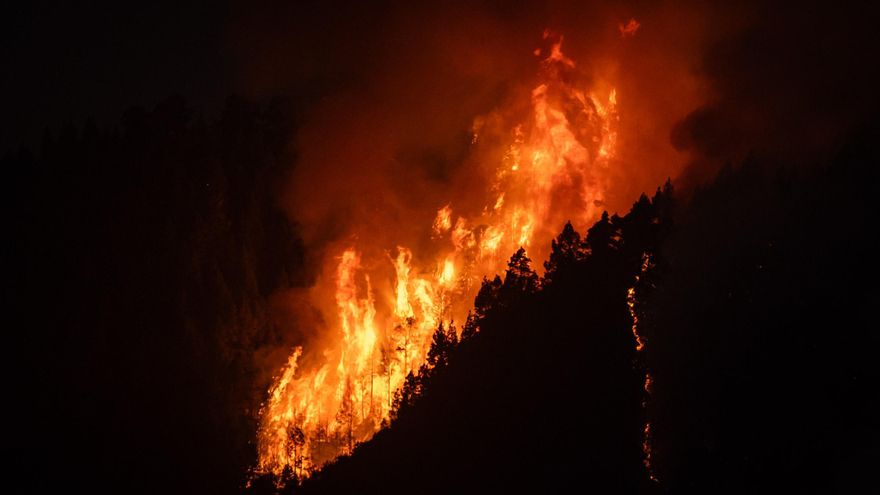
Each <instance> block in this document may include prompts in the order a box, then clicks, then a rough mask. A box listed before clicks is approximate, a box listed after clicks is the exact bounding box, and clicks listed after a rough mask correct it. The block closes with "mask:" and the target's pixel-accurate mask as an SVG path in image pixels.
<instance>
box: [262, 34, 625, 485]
mask: <svg viewBox="0 0 880 495" xmlns="http://www.w3.org/2000/svg"><path fill="white" fill-rule="evenodd" d="M544 37H545V39H547V40H549V42H550V43H551V48H550V49H549V51H547V52H546V53H549V55H548V56H547V57H546V58H545V59H544V60H542V61H541V67H540V71H539V74H538V81H537V82H536V84H535V85H534V87H533V89H532V90H531V93H530V95H529V98H530V100H529V101H528V103H529V107H530V109H529V111H528V112H527V113H521V114H519V117H518V118H516V119H515V121H511V118H510V115H513V114H515V113H514V112H507V111H506V109H499V110H498V111H497V112H493V113H492V114H490V115H486V116H481V117H479V118H477V119H475V122H474V128H473V140H472V143H471V151H472V156H473V157H475V158H474V159H473V161H474V162H475V166H476V167H479V171H480V172H481V173H485V177H488V178H489V179H488V181H487V182H488V184H487V190H486V191H485V193H486V194H485V200H484V201H483V207H482V208H481V209H479V210H466V211H456V210H455V209H454V208H453V207H452V205H451V204H446V205H444V206H440V207H439V208H438V211H437V213H436V216H435V217H434V220H433V222H432V224H431V225H427V226H425V227H426V228H425V231H424V234H425V239H426V240H427V239H430V242H428V244H430V245H431V248H430V249H423V251H424V252H425V253H426V254H424V255H421V254H419V253H417V254H416V255H414V254H413V251H411V250H410V249H409V248H407V247H399V246H398V247H396V251H395V252H394V253H388V255H387V257H385V258H384V259H383V260H376V262H371V263H369V264H362V263H361V261H362V258H361V256H362V255H361V253H359V252H358V250H357V249H356V248H353V247H352V248H348V249H346V250H345V251H344V252H343V253H342V254H341V256H340V257H338V258H337V259H336V271H335V281H334V283H335V299H336V312H337V314H336V318H335V320H331V322H332V324H334V325H335V328H336V332H337V333H336V336H335V338H333V339H332V340H331V341H330V342H329V343H328V344H327V347H326V349H324V350H323V354H311V355H308V357H309V360H308V362H309V363H319V364H317V365H312V366H309V367H308V368H305V367H303V366H301V358H302V357H303V356H304V351H303V349H301V348H297V349H296V350H295V351H294V353H293V354H292V355H291V357H290V359H289V360H288V363H287V365H286V367H285V368H284V369H283V370H282V372H281V374H280V376H279V377H278V378H277V379H276V382H275V384H274V385H273V387H272V388H271V390H270V394H269V399H268V402H267V403H266V404H265V405H264V407H263V409H262V417H261V424H260V430H259V434H258V442H259V445H258V447H259V465H258V466H257V469H258V470H259V471H261V472H273V473H276V474H280V473H281V471H282V470H283V469H284V468H285V467H289V468H290V469H292V471H293V473H294V474H296V475H297V476H308V475H309V474H310V473H311V472H313V471H314V470H315V469H317V468H320V467H321V466H322V465H323V464H324V463H326V462H327V461H329V460H332V459H333V458H335V457H336V456H339V455H341V454H346V453H349V452H351V450H352V448H353V447H354V445H356V443H358V442H363V441H366V440H368V439H369V438H370V437H371V436H372V435H373V434H374V433H375V432H376V431H377V430H378V428H379V427H380V425H381V424H382V423H383V421H386V420H388V419H389V415H390V412H391V407H392V403H393V396H394V393H395V391H396V390H398V389H399V388H400V387H401V386H402V384H403V382H404V380H405V377H406V375H407V373H409V372H410V371H414V370H416V369H418V367H419V366H420V365H421V364H422V363H424V361H425V357H426V353H427V350H428V348H429V346H430V341H431V336H432V334H433V332H434V330H435V329H436V328H437V326H438V325H439V324H440V323H444V324H448V323H450V322H451V320H452V319H453V318H455V319H458V320H459V321H464V316H465V315H466V314H467V311H468V309H470V306H471V303H472V301H473V298H474V296H475V292H476V290H477V289H478V288H479V284H480V280H482V278H483V276H484V275H490V274H494V273H499V272H501V271H503V269H504V268H505V267H506V261H507V257H508V256H509V255H510V254H511V253H513V252H514V251H516V250H517V249H518V248H519V247H521V246H522V247H525V248H527V249H528V250H529V253H530V256H531V257H532V258H533V259H544V258H546V256H547V254H548V251H549V245H550V240H551V239H552V238H553V237H555V235H556V234H557V232H558V230H559V229H560V228H561V226H562V225H564V224H565V222H566V221H567V220H572V221H574V222H575V223H577V224H582V225H589V224H590V223H592V222H593V221H595V220H596V219H597V218H598V217H599V215H600V214H601V211H602V206H603V205H604V202H605V194H606V191H607V189H608V184H609V182H610V180H611V165H612V164H613V159H614V157H615V154H616V150H615V146H616V143H617V134H616V132H617V131H616V126H617V122H618V117H617V94H616V92H615V91H614V89H613V88H610V87H604V88H598V87H597V88H593V87H583V86H582V85H579V84H578V80H579V79H580V78H579V77H578V75H579V74H578V72H577V66H576V64H575V62H574V61H573V60H571V59H570V58H568V57H567V56H566V55H565V54H564V53H563V52H562V38H561V37H556V36H555V35H553V34H552V33H550V32H549V31H548V32H546V33H545V35H544ZM591 80H592V79H591ZM597 93H601V94H604V95H605V96H604V97H600V96H598V95H597ZM483 136H488V137H490V138H491V139H486V140H485V141H486V142H494V143H498V142H502V143H506V144H505V145H504V149H503V150H500V151H498V150H497V148H492V147H491V146H492V145H490V144H483V143H484V139H483ZM495 146H496V147H497V144H496V145H495ZM475 212H476V213H475ZM384 249H386V250H388V249H391V247H385V248H384ZM427 253H430V254H427ZM416 260H418V262H416ZM371 275H372V279H373V280H376V281H384V280H388V281H390V282H391V283H390V284H388V285H390V286H391V290H387V291H385V290H378V291H377V289H374V285H373V284H372V283H371ZM375 287H385V284H379V283H377V284H376V285H375ZM385 292H387V293H385ZM630 307H631V308H632V305H631V306H630ZM633 332H634V333H636V327H635V320H634V323H633ZM639 345H640V346H641V343H640V344H639ZM313 352H314V351H313Z"/></svg>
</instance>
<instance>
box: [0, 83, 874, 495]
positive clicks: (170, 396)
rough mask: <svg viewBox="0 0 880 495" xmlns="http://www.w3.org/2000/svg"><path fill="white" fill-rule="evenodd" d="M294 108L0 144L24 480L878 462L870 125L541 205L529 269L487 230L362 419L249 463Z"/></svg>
mask: <svg viewBox="0 0 880 495" xmlns="http://www.w3.org/2000/svg"><path fill="white" fill-rule="evenodd" d="M297 120H298V114H297V107H296V105H295V104H292V103H290V102H286V101H283V100H273V101H271V102H268V103H254V102H251V101H248V100H245V99H243V98H230V99H229V100H228V101H227V103H226V105H225V107H224V109H223V111H222V112H221V113H220V114H219V116H217V117H216V118H209V117H205V116H203V115H200V114H198V113H196V112H194V111H193V110H192V109H190V108H189V107H188V106H187V104H186V102H185V101H184V100H183V99H182V98H179V97H175V98H169V99H167V100H165V101H163V102H161V103H160V104H159V105H157V106H156V107H155V108H152V109H149V110H148V109H143V108H133V109H130V110H129V111H127V112H126V113H125V115H124V117H123V118H122V120H121V122H120V123H119V125H117V126H115V127H110V128H98V126H96V125H94V124H86V125H84V126H82V128H75V127H73V126H68V127H66V128H64V129H62V130H61V131H60V132H55V133H52V132H47V133H46V134H45V136H44V138H43V140H42V144H41V145H40V146H39V148H38V149H36V150H28V149H24V148H22V149H20V150H18V151H14V152H10V153H7V154H6V155H5V156H4V157H3V158H2V166H3V170H4V171H7V173H8V174H9V175H8V177H9V179H10V180H8V181H7V185H8V187H7V192H6V194H4V195H3V201H4V212H6V225H7V228H6V230H7V235H8V236H9V238H10V239H15V242H9V243H4V258H5V259H6V260H8V261H9V264H10V270H9V271H8V272H7V273H9V276H10V281H9V282H8V283H7V284H6V285H5V289H4V290H5V296H6V297H5V299H6V301H7V304H8V305H9V307H10V308H11V311H12V316H13V318H12V322H13V323H12V325H10V326H8V327H7V332H6V336H7V341H6V346H5V349H6V350H7V359H4V360H3V363H4V364H3V366H4V370H3V375H4V377H6V384H7V387H8V388H10V389H12V391H13V395H12V396H13V397H14V398H15V400H13V401H12V402H11V403H9V405H8V413H9V416H8V417H9V418H10V419H9V420H8V423H7V424H8V425H9V431H8V433H7V438H8V440H7V441H6V442H4V446H3V450H4V453H5V454H7V455H5V456H4V457H5V458H6V459H7V461H6V464H7V465H6V466H5V469H6V470H8V471H9V473H10V474H9V475H8V476H11V477H14V478H15V479H17V480H19V483H21V484H22V486H24V487H25V492H46V491H54V490H61V489H64V490H74V489H80V488H83V489H86V488H87V489H88V490H89V491H97V492H116V493H119V492H124V493H156V492H195V493H204V492H212V493H233V492H239V491H242V490H244V491H247V492H250V493H273V492H278V491H280V492H283V493H351V492H361V493H450V492H453V493H462V492H464V493H469V492H474V493H475V492H485V491H488V490H493V491H500V492H505V491H510V492H521V491H531V492H551V491H568V490H571V489H573V487H574V488H576V489H579V490H583V491H596V492H600V493H603V492H604V493H607V492H615V493H707V492H709V493H741V492H743V491H748V492H755V491H771V490H772V491H786V492H789V491H790V492H799V493H834V492H841V493H846V492H852V491H855V490H856V488H857V487H866V486H867V487H870V486H873V485H875V484H876V482H875V480H874V476H873V469H872V468H873V467H874V466H875V465H876V462H875V461H876V460H877V457H878V456H877V454H876V441H877V440H878V427H877V425H876V421H875V419H876V417H877V416H878V413H880V411H878V409H877V406H876V404H875V402H876V401H875V400H873V399H874V396H875V395H876V394H875V392H874V391H875V389H876V383H877V380H878V378H880V377H878V371H877V368H876V358H875V356H874V355H875V353H874V350H875V349H876V348H877V344H878V334H877V332H876V323H874V324H872V323H871V321H874V314H873V311H874V310H876V308H878V307H880V304H878V303H880V292H878V287H877V283H876V280H877V279H878V273H877V271H878V268H877V263H876V262H875V259H874V258H875V257H876V253H877V251H878V249H877V247H878V246H877V236H876V234H875V232H876V230H877V227H878V225H877V219H878V215H877V214H878V211H877V202H876V198H877V197H878V193H880V191H878V187H880V180H878V167H877V165H878V152H877V147H876V146H877V145H876V143H877V142H878V139H877V138H878V133H877V130H878V129H877V127H876V125H865V126H862V127H861V128H860V129H859V130H858V131H857V132H854V133H852V135H851V138H850V139H848V140H847V141H846V142H845V144H844V145H842V146H840V147H839V149H837V150H836V152H835V153H834V155H833V157H832V158H830V159H828V160H824V159H823V160H818V161H816V162H815V163H811V164H809V165H808V166H804V165H802V164H790V163H785V162H779V161H777V160H776V159H774V158H773V157H769V156H762V155H761V154H758V153H756V154H752V155H751V156H749V157H748V158H747V159H746V160H744V161H743V162H742V163H732V164H729V165H728V166H726V167H725V168H723V169H722V170H721V171H720V172H719V173H718V174H717V176H716V177H715V178H714V179H712V180H710V181H707V182H706V183H704V184H703V185H701V186H698V187H695V188H692V189H688V190H679V189H678V188H675V187H673V184H672V183H670V182H668V183H666V184H664V185H660V187H658V189H657V190H656V191H655V192H653V193H652V194H651V195H650V196H647V195H643V196H642V197H641V198H639V199H638V201H636V202H635V203H634V204H633V206H632V209H631V210H630V211H629V212H628V213H626V214H625V215H623V216H619V215H614V214H611V215H609V214H605V215H603V217H602V218H601V220H600V221H598V222H597V223H596V224H595V225H593V226H592V227H591V228H589V229H588V230H587V231H586V232H584V233H578V232H577V231H575V229H574V228H572V226H571V224H567V225H565V226H559V228H560V234H559V236H558V237H557V239H556V240H555V241H554V242H553V245H552V255H551V257H550V259H549V260H548V261H547V262H546V264H545V265H544V268H545V270H544V273H543V275H542V276H539V275H538V273H537V270H536V267H535V266H534V264H533V262H532V260H530V259H529V258H528V256H527V253H525V252H523V251H519V252H517V253H513V255H512V257H511V258H510V261H509V264H508V269H507V270H506V272H505V273H503V274H499V276H498V277H493V278H487V279H485V280H484V282H483V285H482V288H481V289H480V291H479V294H478V296H477V298H476V300H475V301H474V307H473V311H472V313H471V314H470V316H469V318H468V319H467V320H466V321H461V322H455V326H454V327H450V328H443V327H440V328H438V329H437V332H436V333H435V335H434V341H433V344H432V347H431V351H430V353H429V355H428V362H427V364H426V365H425V366H423V367H422V368H421V369H420V370H419V371H418V372H417V373H414V374H412V375H411V376H410V377H408V379H407V383H406V386H405V387H404V388H403V389H402V390H401V391H400V393H399V394H398V396H397V398H396V400H395V406H394V414H393V417H392V420H391V421H390V422H389V424H388V425H387V427H386V428H384V429H383V430H381V431H380V432H379V433H378V434H376V436H375V437H374V438H373V439H372V440H371V441H369V442H365V443H362V444H360V445H357V446H355V448H354V452H353V454H352V455H351V456H345V457H342V458H340V459H338V460H337V461H336V462H334V463H332V464H330V465H328V466H327V467H325V468H324V469H323V470H321V471H319V472H318V473H316V474H315V475H314V476H312V477H310V478H308V479H306V480H300V479H298V477H297V475H296V473H291V472H287V473H286V474H285V476H284V477H283V479H277V478H275V477H272V476H270V475H262V476H258V475H254V474H253V473H252V472H251V468H252V467H253V465H254V462H255V456H256V453H255V450H254V449H255V447H254V445H253V435H254V431H255V429H256V424H255V422H256V414H257V409H258V408H259V405H260V403H261V402H262V401H263V400H264V394H265V391H266V390H267V387H268V384H269V381H270V380H271V374H268V373H267V372H266V370H265V366H264V362H263V361H262V360H261V356H263V355H264V353H265V352H267V350H268V349H275V348H279V347H285V348H290V347H291V346H293V345H296V344H297V343H298V342H297V341H296V338H297V337H295V335H296V334H295V333H291V332H289V331H285V329H284V328H283V324H282V323H280V322H279V321H278V319H277V318H273V312H272V294H273V293H274V292H275V291H277V290H279V289H281V288H291V287H293V288H296V287H307V286H308V285H309V284H310V283H311V282H312V280H313V279H314V276H315V274H314V273H312V269H311V268H310V266H311V265H310V264H309V262H308V261H309V260H308V253H307V251H306V250H305V249H304V247H303V245H302V241H301V239H300V236H299V234H298V226H297V225H296V224H295V223H292V222H291V221H290V220H288V219H287V217H285V215H284V214H283V213H282V211H281V210H280V208H279V206H278V204H277V203H276V202H275V198H276V197H277V191H276V190H275V189H274V188H275V187H277V183H278V182H279V179H280V178H283V177H285V174H288V173H290V170H289V164H290V163H295V158H296V150H295V149H294V148H293V147H291V146H290V144H289V143H288V140H287V137H288V136H289V135H290V133H291V132H293V131H294V130H295V129H296V126H297ZM121 163H124V164H125V166H124V167H122V166H120V164H121ZM453 330H454V331H453ZM23 373H24V374H27V375H28V376H27V380H21V379H19V378H20V375H22V374H23ZM646 425H650V426H649V428H647V431H646ZM862 489H864V488H862Z"/></svg>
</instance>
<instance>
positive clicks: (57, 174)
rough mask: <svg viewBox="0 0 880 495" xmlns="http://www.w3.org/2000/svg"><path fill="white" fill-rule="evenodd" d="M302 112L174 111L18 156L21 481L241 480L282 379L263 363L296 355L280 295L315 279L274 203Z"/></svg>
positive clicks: (12, 255) (15, 355)
mask: <svg viewBox="0 0 880 495" xmlns="http://www.w3.org/2000/svg"><path fill="white" fill-rule="evenodd" d="M292 109H293V105H290V104H289V103H286V102H284V101H281V100H276V101H272V102H268V103H264V104H256V103H253V102H248V101H245V100H243V99H240V98H230V99H229V100H228V101H227V103H226V105H225V108H224V109H223V111H222V112H221V113H220V115H219V116H217V117H216V118H207V117H204V116H202V115H199V114H197V113H195V112H194V111H193V110H192V109H191V108H189V107H188V106H187V105H186V103H185V101H183V99H182V98H169V99H167V100H165V101H163V102H161V103H160V104H158V105H157V106H156V107H155V108H154V109H151V110H147V109H143V108H132V109H130V110H128V111H127V112H126V113H125V115H124V116H123V118H122V121H121V123H120V125H119V126H117V127H116V128H110V129H99V128H98V127H97V126H95V125H93V124H87V125H85V126H84V128H82V129H77V128H74V127H73V126H72V125H71V126H66V127H65V128H63V129H62V130H61V131H60V132H57V131H56V132H53V133H50V132H47V133H46V135H45V137H44V138H43V142H42V145H41V147H40V149H39V150H37V151H36V152H31V151H29V150H20V151H16V152H14V153H9V154H7V155H6V156H4V157H3V159H2V166H3V170H6V171H7V173H10V174H11V178H12V180H10V181H9V182H8V183H7V184H8V186H9V187H8V188H7V192H6V194H4V195H3V201H4V203H5V204H4V212H6V216H7V218H6V225H7V227H6V228H7V235H9V239H10V240H11V241H12V242H8V243H4V250H5V251H6V252H5V253H4V259H5V260H7V262H8V263H9V264H10V265H11V270H10V271H9V272H8V273H9V274H10V276H11V280H10V281H8V283H7V284H6V285H5V286H4V291H5V293H6V296H5V299H6V301H7V303H8V304H9V305H10V307H11V308H12V311H13V313H12V314H13V321H15V324H14V325H10V326H8V327H7V332H6V335H7V343H6V346H5V347H6V349H7V352H8V354H7V355H8V357H7V359H5V360H4V373H3V376H4V377H5V378H6V379H7V380H8V384H7V387H8V388H11V389H12V390H13V391H14V392H13V396H14V397H16V398H17V399H16V400H15V401H14V403H13V404H14V407H12V408H11V409H12V410H11V416H12V419H11V420H10V425H13V424H14V425H16V426H15V427H13V428H11V429H10V430H11V431H9V433H8V437H10V438H9V440H8V441H6V442H4V445H3V450H4V454H5V456H4V457H5V458H6V459H9V461H8V462H11V463H15V464H14V465H12V466H7V468H10V474H9V476H10V477H12V478H15V479H20V480H22V482H23V483H24V484H25V486H30V487H31V489H32V490H33V491H36V492H41V493H45V492H47V491H55V490H60V489H77V488H83V489H88V491H90V492H95V491H100V492H113V493H120V492H123V493H139V492H143V493H159V492H190V493H205V492H212V493H234V492H236V491H237V490H238V489H239V487H240V486H241V485H242V484H243V482H244V479H245V477H246V473H247V470H248V468H249V467H250V466H251V465H252V464H253V460H254V458H255V455H256V454H255V451H254V447H253V445H252V443H251V442H252V440H253V436H254V431H255V430H256V409H257V408H258V407H259V404H260V402H261V401H262V399H263V394H264V393H265V390H266V389H267V387H268V385H269V380H270V379H271V376H270V373H269V372H267V371H266V370H264V369H263V367H264V366H263V364H260V363H257V361H256V360H257V359H258V356H260V355H261V350H264V349H276V348H289V347H290V346H291V345H293V344H294V343H295V342H289V341H285V339H290V338H292V336H295V333H293V332H281V331H280V330H279V327H278V325H277V324H276V323H275V322H273V321H272V318H271V316H270V313H271V311H270V309H269V305H270V295H271V294H272V293H273V292H275V291H276V290H278V289H280V288H284V287H290V286H298V285H303V284H305V283H306V282H307V276H308V274H307V272H306V271H305V269H304V264H303V256H304V253H303V249H302V246H301V243H300V241H299V237H298V235H297V233H296V228H295V226H294V225H292V224H290V222H289V221H288V220H287V219H286V217H285V215H284V214H283V213H282V212H281V211H280V209H279V208H278V207H277V205H276V200H277V197H278V194H277V191H276V190H275V188H276V187H277V184H278V183H279V182H281V181H282V178H283V177H284V173H285V167H286V166H287V164H289V163H291V161H292V160H293V158H294V157H293V156H292V155H291V154H290V153H291V152H290V150H289V149H288V147H287V144H286V143H287V142H288V138H289V136H290V133H291V132H292V129H293V126H294V124H295V112H294V111H293V110H292ZM22 374H26V375H27V376H25V377H23V378H24V379H22V376H21V375H22Z"/></svg>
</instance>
